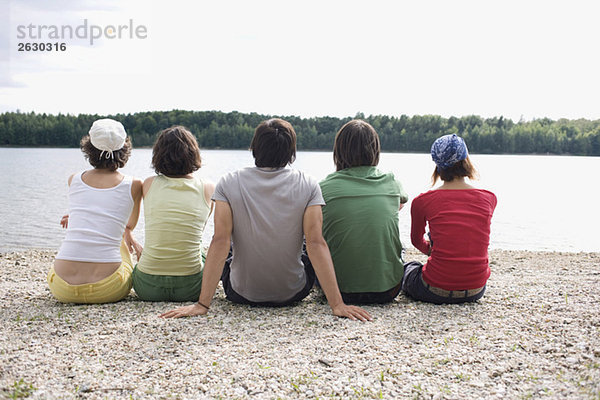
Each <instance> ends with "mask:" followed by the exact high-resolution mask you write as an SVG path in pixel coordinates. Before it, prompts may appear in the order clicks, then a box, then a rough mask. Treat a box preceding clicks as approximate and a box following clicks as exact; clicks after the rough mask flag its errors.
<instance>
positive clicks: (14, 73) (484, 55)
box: [0, 0, 600, 121]
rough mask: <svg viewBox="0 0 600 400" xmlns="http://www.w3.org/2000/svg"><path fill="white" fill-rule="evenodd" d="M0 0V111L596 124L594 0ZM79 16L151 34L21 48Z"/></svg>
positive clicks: (599, 35)
mask: <svg viewBox="0 0 600 400" xmlns="http://www.w3.org/2000/svg"><path fill="white" fill-rule="evenodd" d="M0 2H1V3H0V25H1V26H2V27H0V38H1V43H0V50H1V51H2V53H1V54H0V112H2V111H15V110H17V109H18V110H21V111H35V112H46V113H59V112H61V113H70V114H78V113H97V114H114V113H129V112H137V111H148V110H171V109H186V110H222V111H233V110H237V111H241V112H258V113H264V114H276V115H300V116H305V117H307V116H323V115H331V116H354V115H355V114H356V113H357V112H363V113H365V114H366V115H369V114H386V115H401V114H407V115H415V114H419V115H423V114H439V115H443V116H446V117H448V116H451V115H454V116H462V115H471V114H476V115H481V116H484V117H492V116H500V115H503V116H505V117H508V118H511V119H513V120H515V121H517V120H519V119H520V118H524V119H525V120H531V119H533V118H542V117H550V118H552V119H558V118H563V117H564V118H588V119H600V101H599V100H598V94H599V93H600V78H599V77H600V73H599V72H598V71H600V52H599V51H598V48H599V40H600V23H598V15H599V12H598V11H600V7H599V6H597V5H596V4H598V2H597V1H577V0H570V1H548V0H546V1H526V0H518V1H513V0H503V1H483V0H474V1H461V0H459V1H454V0H452V1H451V0H439V1H427V0H424V1H393V0H390V1H366V0H365V1H348V0H344V1H329V0H320V1H313V0H302V1H295V0H294V1H281V0H279V1H262V0H258V1H256V0H253V1H242V0H239V1H237V0H236V1H218V2H217V1H210V2H209V1H194V2H192V1H177V0H175V1H173V0H171V1H168V2H167V1H100V0H83V1H75V0H72V1H71V0H55V1H47V0H31V1H27V0H19V1H17V0H0ZM85 19H87V20H88V24H89V25H92V24H93V25H98V26H101V27H106V26H109V25H124V24H129V20H130V19H131V20H133V23H134V25H136V26H139V25H143V26H144V27H145V28H146V29H147V37H146V38H145V39H139V38H135V39H130V38H129V37H127V38H122V39H112V40H111V39H106V38H102V39H98V40H97V41H96V42H95V43H94V44H93V45H90V44H89V42H88V40H86V39H76V40H72V39H69V38H66V39H64V40H58V39H53V40H46V39H44V40H36V39H19V38H18V37H17V33H18V27H19V25H23V26H28V25H29V24H33V25H35V26H38V25H40V26H41V25H46V26H50V25H56V26H59V27H60V26H62V25H70V26H72V27H74V28H75V27H77V26H80V25H82V24H83V22H84V20H85ZM24 41H29V42H36V41H37V42H42V41H43V42H64V43H66V46H67V49H66V51H64V52H60V51H58V52H57V51H52V52H43V53H40V52H19V51H17V48H18V43H20V42H24Z"/></svg>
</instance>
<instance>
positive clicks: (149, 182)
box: [142, 176, 156, 196]
mask: <svg viewBox="0 0 600 400" xmlns="http://www.w3.org/2000/svg"><path fill="white" fill-rule="evenodd" d="M154 178H156V176H150V177H148V178H146V179H144V183H143V184H142V195H143V196H145V195H146V194H147V193H148V191H149V190H150V186H152V182H154Z"/></svg>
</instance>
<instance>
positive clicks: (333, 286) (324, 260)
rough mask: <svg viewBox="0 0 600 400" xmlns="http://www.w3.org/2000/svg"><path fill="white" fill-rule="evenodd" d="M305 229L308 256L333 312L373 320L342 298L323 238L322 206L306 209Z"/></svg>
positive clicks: (363, 319)
mask: <svg viewBox="0 0 600 400" xmlns="http://www.w3.org/2000/svg"><path fill="white" fill-rule="evenodd" d="M303 229H304V236H305V237H306V250H307V252H308V256H309V257H310V260H311V262H312V265H313V267H314V269H315V273H316V274H317V278H319V283H320V284H321V288H322V289H323V292H324V293H325V296H326V297H327V302H328V303H329V306H330V307H331V310H332V311H333V314H334V315H336V316H338V317H346V318H350V319H351V320H357V319H359V320H361V321H371V320H372V318H371V316H370V315H369V313H368V312H366V311H365V310H363V309H362V308H360V307H356V306H349V305H346V304H345V303H344V301H343V300H342V295H341V294H340V289H339V288H338V284H337V280H336V277H335V270H334V269H333V261H332V260H331V254H330V253H329V247H328V246H327V242H326V241H325V239H324V238H323V233H322V229H323V213H322V211H321V206H310V207H308V208H307V209H306V211H305V212H304V218H303Z"/></svg>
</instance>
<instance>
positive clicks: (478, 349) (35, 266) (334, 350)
mask: <svg viewBox="0 0 600 400" xmlns="http://www.w3.org/2000/svg"><path fill="white" fill-rule="evenodd" d="M54 255H55V252H54V251H51V250H28V251H22V252H16V253H14V252H9V253H4V254H0V301H1V304H2V307H1V308H0V318H1V321H2V327H1V328H0V332H1V334H0V398H11V397H16V396H17V395H23V396H29V398H34V399H52V398H66V399H80V398H85V399H103V398H134V399H138V398H149V399H152V398H182V399H195V398H219V397H221V398H240V399H249V398H252V399H255V398H258V399H262V398H264V399H271V398H278V397H279V398H316V397H319V398H323V397H325V398H344V399H346V398H357V399H358V398H384V399H389V398H434V399H461V398H486V399H487V398H497V399H504V398H540V397H541V398H557V399H558V398H583V399H585V398H590V399H598V398H599V397H600V253H558V252H556V253H551V252H540V253H538V252H527V251H504V250H493V251H491V252H490V261H491V268H492V276H491V277H490V280H489V281H488V287H487V291H486V294H485V296H484V297H483V299H482V300H480V301H479V302H478V303H476V304H467V305H450V306H435V305H430V304H425V303H419V302H415V301H412V300H410V299H408V298H406V297H404V295H400V296H399V297H398V298H397V300H396V301H395V302H394V303H392V304H389V305H384V306H367V307H366V308H367V309H368V310H369V312H371V313H372V315H373V316H374V317H375V321H374V322H372V323H357V322H352V321H349V320H343V319H338V318H335V317H333V316H332V315H331V314H330V310H329V307H328V306H327V304H326V303H325V302H324V300H323V297H322V295H321V293H320V292H319V291H317V290H316V289H315V290H313V293H312V294H311V295H310V296H309V298H308V299H306V300H305V301H303V302H301V303H300V304H298V305H297V306H295V307H284V308H280V309H267V308H251V307H246V306H239V305H233V304H231V303H229V302H228V301H227V300H225V299H224V296H223V293H222V290H220V289H219V290H218V292H217V296H216V298H215V300H214V302H213V305H212V306H211V313H210V314H209V315H208V316H207V317H203V318H191V319H183V320H163V319H160V318H158V317H157V316H158V314H159V313H160V312H163V311H165V310H167V309H169V308H172V307H174V306H176V304H174V303H145V302H141V301H139V300H137V298H136V297H135V294H133V292H132V294H131V295H130V296H129V297H128V298H127V299H126V300H125V301H122V302H119V303H115V304H106V305H94V306H86V305H64V304H60V303H57V302H56V301H55V300H54V299H53V298H52V297H51V296H50V293H49V291H48V289H47V285H46V283H45V275H46V272H47V270H48V268H49V266H50V264H51V263H52V260H53V257H54ZM406 259H407V260H414V259H418V260H420V261H423V256H422V255H418V254H416V253H415V252H409V254H408V255H407V257H406Z"/></svg>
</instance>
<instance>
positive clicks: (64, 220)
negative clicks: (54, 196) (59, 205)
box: [60, 174, 75, 229]
mask: <svg viewBox="0 0 600 400" xmlns="http://www.w3.org/2000/svg"><path fill="white" fill-rule="evenodd" d="M74 176H75V174H71V176H69V179H68V180H67V186H71V182H73V177H74ZM60 226H62V227H63V228H64V229H67V228H68V227H69V214H65V215H63V216H62V217H61V218H60Z"/></svg>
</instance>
